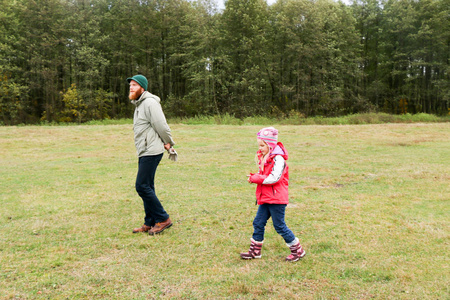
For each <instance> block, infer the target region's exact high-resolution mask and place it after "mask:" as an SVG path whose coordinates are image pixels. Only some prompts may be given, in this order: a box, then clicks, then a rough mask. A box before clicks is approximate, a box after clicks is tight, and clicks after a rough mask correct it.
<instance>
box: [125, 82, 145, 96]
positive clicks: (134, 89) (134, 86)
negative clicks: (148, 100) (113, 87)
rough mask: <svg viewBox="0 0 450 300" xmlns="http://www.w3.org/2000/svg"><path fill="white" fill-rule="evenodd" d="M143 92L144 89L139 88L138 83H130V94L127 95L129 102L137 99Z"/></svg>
mask: <svg viewBox="0 0 450 300" xmlns="http://www.w3.org/2000/svg"><path fill="white" fill-rule="evenodd" d="M143 92H144V88H143V87H142V86H140V85H139V83H137V82H136V81H134V80H131V81H130V94H129V95H128V98H130V100H137V99H139V97H140V96H141V95H142V93H143Z"/></svg>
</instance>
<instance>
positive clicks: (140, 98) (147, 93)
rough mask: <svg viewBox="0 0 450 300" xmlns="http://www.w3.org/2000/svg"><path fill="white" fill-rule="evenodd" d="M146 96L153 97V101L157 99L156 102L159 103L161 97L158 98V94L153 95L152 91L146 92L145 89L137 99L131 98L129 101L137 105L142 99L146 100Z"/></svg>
mask: <svg viewBox="0 0 450 300" xmlns="http://www.w3.org/2000/svg"><path fill="white" fill-rule="evenodd" d="M148 98H153V99H154V100H155V101H157V102H158V103H161V99H159V97H158V96H155V95H153V94H152V93H150V92H147V91H145V92H143V93H142V95H141V96H140V97H139V99H137V100H131V103H133V104H134V105H136V106H139V104H141V103H142V101H144V100H146V99H148Z"/></svg>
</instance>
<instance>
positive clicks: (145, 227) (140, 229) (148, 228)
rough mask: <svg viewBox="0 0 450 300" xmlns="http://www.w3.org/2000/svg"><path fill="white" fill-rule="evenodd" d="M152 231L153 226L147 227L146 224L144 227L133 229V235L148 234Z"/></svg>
mask: <svg viewBox="0 0 450 300" xmlns="http://www.w3.org/2000/svg"><path fill="white" fill-rule="evenodd" d="M150 229H152V227H151V226H147V225H145V224H144V225H142V227H139V228H135V229H133V233H138V232H148V231H149V230H150Z"/></svg>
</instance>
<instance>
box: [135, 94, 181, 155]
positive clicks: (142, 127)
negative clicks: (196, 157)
mask: <svg viewBox="0 0 450 300" xmlns="http://www.w3.org/2000/svg"><path fill="white" fill-rule="evenodd" d="M131 103H133V104H134V105H135V106H136V109H135V110H134V117H133V130H134V143H135V144H136V151H137V155H138V157H141V156H150V155H158V154H161V153H163V152H164V151H165V149H164V145H165V144H169V143H170V145H171V146H173V145H175V142H174V141H173V139H172V135H171V133H170V128H169V125H168V124H167V121H166V117H165V116H164V113H163V111H162V108H161V104H160V99H159V97H158V96H155V95H153V94H151V93H149V92H147V91H145V92H144V93H143V94H142V95H141V97H139V99H138V100H132V101H131Z"/></svg>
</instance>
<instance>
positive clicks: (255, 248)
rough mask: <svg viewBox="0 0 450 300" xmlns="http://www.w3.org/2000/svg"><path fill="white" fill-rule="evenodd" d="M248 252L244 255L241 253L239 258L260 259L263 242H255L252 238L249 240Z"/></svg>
mask: <svg viewBox="0 0 450 300" xmlns="http://www.w3.org/2000/svg"><path fill="white" fill-rule="evenodd" d="M250 241H251V243H250V250H248V252H245V253H241V258H243V259H254V258H261V248H262V245H263V242H257V241H255V240H254V239H253V238H252V239H250Z"/></svg>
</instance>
